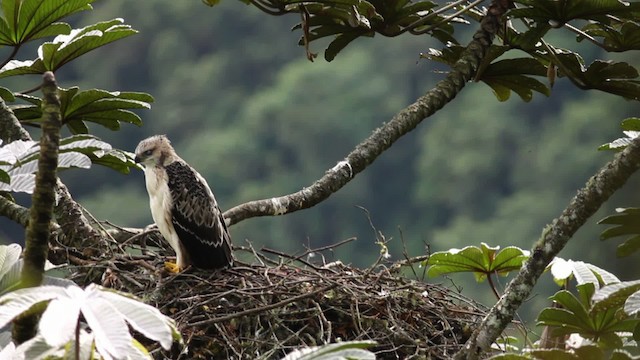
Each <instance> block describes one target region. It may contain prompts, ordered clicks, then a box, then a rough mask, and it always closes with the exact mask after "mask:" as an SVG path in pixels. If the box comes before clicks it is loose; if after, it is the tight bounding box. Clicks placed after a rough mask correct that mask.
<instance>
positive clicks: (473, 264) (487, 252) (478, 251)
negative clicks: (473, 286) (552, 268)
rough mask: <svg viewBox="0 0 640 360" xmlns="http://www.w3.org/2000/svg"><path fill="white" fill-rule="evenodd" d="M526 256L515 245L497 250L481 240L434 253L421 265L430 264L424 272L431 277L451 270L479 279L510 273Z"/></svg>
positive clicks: (519, 265) (520, 264)
mask: <svg viewBox="0 0 640 360" xmlns="http://www.w3.org/2000/svg"><path fill="white" fill-rule="evenodd" d="M528 257H529V252H528V251H526V250H522V249H520V248H518V247H515V246H509V247H506V248H504V249H502V250H500V246H495V247H491V246H489V245H487V244H485V243H481V244H480V247H477V246H467V247H465V248H463V249H450V250H449V251H439V252H436V253H433V254H431V256H430V257H429V259H428V260H427V261H425V263H424V265H425V266H427V265H428V266H430V267H429V270H428V271H427V274H428V275H429V276H430V277H435V276H439V275H443V274H448V273H453V272H472V273H473V275H474V276H475V278H476V281H478V282H481V281H484V280H485V279H486V278H487V277H489V276H491V275H494V274H495V275H500V276H507V275H509V273H510V272H512V271H515V270H518V269H520V267H521V266H522V263H523V262H524V261H525V260H526V259H527V258H528Z"/></svg>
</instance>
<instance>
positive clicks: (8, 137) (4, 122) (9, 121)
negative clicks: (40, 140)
mask: <svg viewBox="0 0 640 360" xmlns="http://www.w3.org/2000/svg"><path fill="white" fill-rule="evenodd" d="M0 139H2V143H3V144H6V143H10V142H12V141H15V140H31V136H30V135H29V133H28V132H27V130H25V129H24V128H23V127H22V125H20V121H18V118H16V116H15V115H14V114H13V111H11V109H9V107H8V106H7V104H6V103H5V102H4V100H3V99H2V98H0Z"/></svg>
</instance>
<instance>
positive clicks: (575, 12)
mask: <svg viewBox="0 0 640 360" xmlns="http://www.w3.org/2000/svg"><path fill="white" fill-rule="evenodd" d="M518 3H520V4H522V5H525V6H526V7H523V8H517V9H512V10H511V11H510V12H509V15H511V16H513V17H516V18H529V19H533V20H535V21H536V22H537V23H538V24H544V23H548V22H551V21H553V22H554V23H555V24H556V25H555V26H556V27H560V26H562V25H563V24H565V23H566V22H568V21H570V20H573V19H583V20H600V19H602V18H603V17H604V16H607V15H609V16H618V17H621V18H629V16H630V15H631V14H632V13H633V12H634V11H638V10H640V4H639V3H634V2H631V3H626V2H622V1H618V0H564V1H554V0H518ZM631 16H632V15H631Z"/></svg>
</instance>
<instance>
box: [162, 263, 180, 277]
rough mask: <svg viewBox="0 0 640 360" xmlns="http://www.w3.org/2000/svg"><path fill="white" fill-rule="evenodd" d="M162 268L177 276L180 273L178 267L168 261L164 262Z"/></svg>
mask: <svg viewBox="0 0 640 360" xmlns="http://www.w3.org/2000/svg"><path fill="white" fill-rule="evenodd" d="M164 268H165V269H166V270H167V271H168V272H170V273H174V274H177V273H179V272H180V267H178V264H176V263H172V262H170V261H165V262H164Z"/></svg>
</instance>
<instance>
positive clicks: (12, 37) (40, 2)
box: [0, 0, 94, 47]
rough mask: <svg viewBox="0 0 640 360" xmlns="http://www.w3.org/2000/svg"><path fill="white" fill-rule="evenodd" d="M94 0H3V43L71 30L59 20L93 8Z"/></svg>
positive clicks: (18, 43) (0, 41) (0, 36)
mask: <svg viewBox="0 0 640 360" xmlns="http://www.w3.org/2000/svg"><path fill="white" fill-rule="evenodd" d="M93 1H94V0H71V1H69V0H53V1H44V0H26V1H3V2H2V17H1V18H0V45H6V46H15V47H19V46H21V45H22V44H24V43H26V42H28V41H32V40H37V39H40V38H43V37H49V36H55V35H59V34H68V33H69V32H70V30H71V27H70V26H69V25H68V24H66V23H62V22H56V21H58V20H60V19H62V18H64V17H66V16H69V15H71V14H73V13H76V12H78V11H83V10H88V9H91V5H90V4H91V3H92V2H93Z"/></svg>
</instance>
